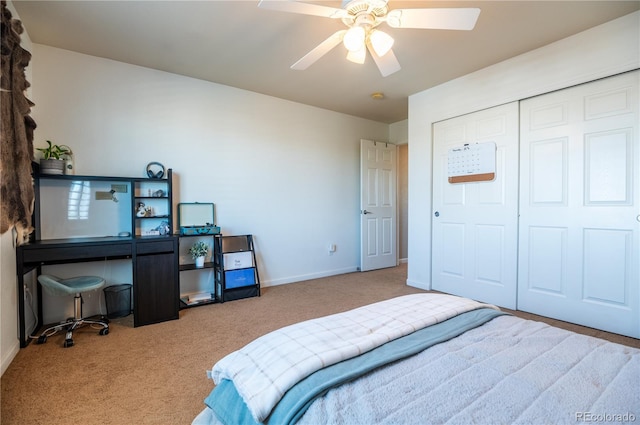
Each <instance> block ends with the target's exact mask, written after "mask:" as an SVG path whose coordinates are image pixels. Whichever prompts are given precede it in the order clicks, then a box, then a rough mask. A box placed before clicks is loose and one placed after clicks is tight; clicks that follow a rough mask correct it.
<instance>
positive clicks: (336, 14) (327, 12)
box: [258, 0, 349, 19]
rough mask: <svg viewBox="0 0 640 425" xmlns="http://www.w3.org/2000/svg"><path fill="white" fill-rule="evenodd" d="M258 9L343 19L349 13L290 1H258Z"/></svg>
mask: <svg viewBox="0 0 640 425" xmlns="http://www.w3.org/2000/svg"><path fill="white" fill-rule="evenodd" d="M258 7H261V8H263V9H271V10H278V11H281V12H291V13H300V14H302V15H314V16H322V17H325V18H334V19H338V18H343V17H345V16H347V15H348V14H349V13H348V12H347V11H346V10H344V9H337V8H335V7H329V6H320V5H317V4H310V3H302V2H298V1H292V0H260V3H258Z"/></svg>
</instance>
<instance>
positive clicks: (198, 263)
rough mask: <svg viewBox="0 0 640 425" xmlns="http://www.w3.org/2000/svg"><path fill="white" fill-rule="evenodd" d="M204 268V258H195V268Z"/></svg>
mask: <svg viewBox="0 0 640 425" xmlns="http://www.w3.org/2000/svg"><path fill="white" fill-rule="evenodd" d="M203 267H204V257H196V268H198V269H201V268H203Z"/></svg>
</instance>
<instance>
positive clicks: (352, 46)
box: [342, 25, 365, 52]
mask: <svg viewBox="0 0 640 425" xmlns="http://www.w3.org/2000/svg"><path fill="white" fill-rule="evenodd" d="M364 39H365V30H364V28H363V27H361V26H359V25H356V26H353V27H351V28H349V30H348V31H347V33H346V34H345V35H344V38H343V39H342V43H343V44H344V47H346V48H347V50H349V51H350V52H357V51H358V50H362V49H364Z"/></svg>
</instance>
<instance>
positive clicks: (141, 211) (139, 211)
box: [136, 202, 147, 217]
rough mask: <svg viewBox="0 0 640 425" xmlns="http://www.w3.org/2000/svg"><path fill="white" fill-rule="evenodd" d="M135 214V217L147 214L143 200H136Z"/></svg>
mask: <svg viewBox="0 0 640 425" xmlns="http://www.w3.org/2000/svg"><path fill="white" fill-rule="evenodd" d="M136 216H137V217H146V216H147V209H146V208H145V205H144V202H138V206H137V207H136Z"/></svg>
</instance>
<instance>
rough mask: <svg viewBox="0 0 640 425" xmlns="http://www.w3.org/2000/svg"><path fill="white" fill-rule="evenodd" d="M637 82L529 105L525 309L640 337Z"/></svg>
mask: <svg viewBox="0 0 640 425" xmlns="http://www.w3.org/2000/svg"><path fill="white" fill-rule="evenodd" d="M639 75H640V73H639V72H638V71H636V72H632V73H627V74H623V75H621V76H617V77H611V78H608V79H604V80H600V81H596V82H593V83H589V84H584V85H581V86H577V87H573V88H570V89H566V90H562V91H559V92H555V93H551V94H547V95H544V96H539V97H535V98H532V99H528V100H526V101H523V102H522V104H521V132H522V134H521V173H522V177H521V186H520V200H521V201H520V202H521V205H520V214H521V217H520V247H519V250H520V263H519V277H518V309H519V310H524V311H529V312H532V313H537V314H541V315H543V316H548V317H553V318H557V319H560V320H565V321H569V322H573V323H579V324H582V325H586V326H590V327H594V328H598V329H603V330H607V331H611V332H616V333H620V334H623V335H628V336H632V337H635V338H638V337H640V312H639V303H640V289H639V288H640V267H639V264H638V263H639V262H640V247H639V240H640V238H639V233H640V231H639V228H640V143H639V142H638V131H639V125H638V122H639V115H638V91H639V85H638V79H639Z"/></svg>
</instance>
